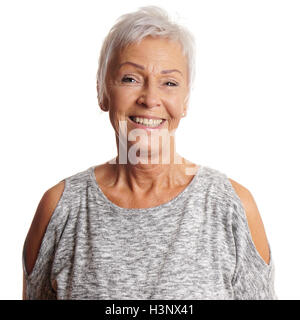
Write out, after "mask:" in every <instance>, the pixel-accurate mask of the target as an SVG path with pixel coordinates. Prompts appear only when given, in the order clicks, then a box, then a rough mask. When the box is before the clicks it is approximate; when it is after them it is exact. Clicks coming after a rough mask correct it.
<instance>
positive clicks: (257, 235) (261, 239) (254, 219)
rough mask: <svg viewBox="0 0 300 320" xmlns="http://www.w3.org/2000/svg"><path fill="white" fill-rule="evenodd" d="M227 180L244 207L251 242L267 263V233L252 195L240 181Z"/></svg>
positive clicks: (268, 257) (268, 252) (268, 260)
mask: <svg viewBox="0 0 300 320" xmlns="http://www.w3.org/2000/svg"><path fill="white" fill-rule="evenodd" d="M229 181H230V183H231V184H232V186H233V188H234V190H235V192H236V194H237V195H238V197H239V198H240V200H241V203H242V205H243V207H244V209H245V212H246V216H247V221H248V225H249V229H250V232H251V236H252V240H253V243H254V245H255V247H256V249H257V251H258V253H259V254H260V256H261V257H262V259H263V260H264V261H265V262H266V264H269V262H270V251H269V245H268V240H267V235H266V232H265V228H264V224H263V221H262V218H261V215H260V213H259V210H258V207H257V205H256V202H255V200H254V197H253V195H252V194H251V192H250V191H249V190H248V189H247V188H246V187H244V186H243V185H241V184H240V183H238V182H236V181H235V180H233V179H229Z"/></svg>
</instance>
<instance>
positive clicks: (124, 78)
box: [122, 76, 135, 83]
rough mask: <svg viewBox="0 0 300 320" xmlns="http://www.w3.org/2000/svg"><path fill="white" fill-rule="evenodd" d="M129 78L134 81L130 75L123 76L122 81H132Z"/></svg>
mask: <svg viewBox="0 0 300 320" xmlns="http://www.w3.org/2000/svg"><path fill="white" fill-rule="evenodd" d="M131 80H133V81H135V79H133V78H131V77H126V76H125V77H123V78H122V82H129V83H133V82H132V81H131Z"/></svg>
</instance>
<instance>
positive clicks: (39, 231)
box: [23, 180, 65, 300]
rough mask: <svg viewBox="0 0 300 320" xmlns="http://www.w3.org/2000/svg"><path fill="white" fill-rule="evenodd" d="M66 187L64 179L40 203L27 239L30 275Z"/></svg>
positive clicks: (24, 288)
mask: <svg viewBox="0 0 300 320" xmlns="http://www.w3.org/2000/svg"><path fill="white" fill-rule="evenodd" d="M64 188H65V182H64V180H62V181H60V182H59V183H58V184H56V185H55V186H53V187H52V188H50V189H49V190H47V191H46V192H45V193H44V195H43V197H42V199H41V200H40V202H39V204H38V207H37V210H36V213H35V215H34V218H33V220H32V223H31V226H30V228H29V231H28V233H27V236H26V240H25V268H26V271H27V274H28V275H29V274H30V273H31V271H32V270H33V268H34V265H35V261H36V259H37V256H38V253H39V249H40V246H41V243H42V240H43V237H44V234H45V231H46V228H47V226H48V223H49V221H50V218H51V216H52V213H53V212H54V210H55V208H56V206H57V204H58V201H59V200H60V198H61V196H62V194H63V191H64ZM26 298H27V297H26V279H25V274H24V272H23V300H26Z"/></svg>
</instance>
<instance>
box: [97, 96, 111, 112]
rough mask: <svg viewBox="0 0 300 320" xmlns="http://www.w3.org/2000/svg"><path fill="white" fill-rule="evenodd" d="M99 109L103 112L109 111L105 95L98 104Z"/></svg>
mask: <svg viewBox="0 0 300 320" xmlns="http://www.w3.org/2000/svg"><path fill="white" fill-rule="evenodd" d="M99 105H100V108H101V110H103V111H108V110H109V100H108V98H107V96H106V95H104V97H103V100H102V101H100V102H99Z"/></svg>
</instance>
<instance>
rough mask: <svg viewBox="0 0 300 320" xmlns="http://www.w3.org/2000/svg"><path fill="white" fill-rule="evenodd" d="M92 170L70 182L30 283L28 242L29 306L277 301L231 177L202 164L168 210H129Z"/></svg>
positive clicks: (268, 269)
mask: <svg viewBox="0 0 300 320" xmlns="http://www.w3.org/2000/svg"><path fill="white" fill-rule="evenodd" d="M94 168H95V166H92V167H90V168H88V169H87V170H84V171H82V172H79V173H76V174H74V175H72V176H70V177H68V178H66V179H64V180H65V189H64V192H63V194H62V196H61V198H60V200H59V202H58V204H57V207H56V208H55V210H54V212H53V214H52V216H51V219H50V222H49V224H48V226H47V229H46V232H45V235H44V238H43V240H42V244H41V247H40V250H39V253H38V257H37V260H36V263H35V265H34V268H33V270H32V272H31V273H30V274H29V275H28V274H27V272H26V269H25V263H24V262H25V254H24V249H25V243H24V246H23V255H22V258H23V259H22V262H23V270H24V273H25V278H26V284H27V297H28V298H29V299H101V300H107V299H119V300H122V299H133V300H140V299H146V300H150V299H171V300H174V299H179V300H185V299H194V300H201V299H278V298H277V295H276V294H275V291H274V263H273V257H272V252H270V253H271V257H270V263H269V265H268V264H266V263H265V261H264V260H263V259H262V258H261V256H260V254H259V253H258V251H257V250H256V248H255V245H254V243H253V241H252V238H251V233H250V229H249V226H248V223H247V218H246V214H245V211H244V208H243V206H242V203H241V201H240V199H239V197H238V196H237V194H236V193H235V191H234V189H233V187H232V185H231V183H230V181H229V180H228V178H227V176H226V175H225V174H223V173H222V172H220V171H218V170H216V169H212V168H210V167H207V166H201V165H199V166H198V171H197V173H196V175H195V176H194V178H193V180H192V181H191V182H190V184H189V185H188V186H187V187H186V188H185V189H184V190H183V191H182V192H181V193H180V194H179V195H177V196H176V197H175V198H173V199H172V200H170V201H169V202H167V203H164V204H162V205H159V206H156V207H152V208H147V209H125V208H121V207H119V206H117V205H116V204H114V203H113V202H111V201H110V200H109V199H108V198H107V197H106V196H105V195H104V193H103V192H102V190H101V189H100V188H99V186H98V184H97V181H96V178H95V173H94ZM270 251H271V250H270Z"/></svg>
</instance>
